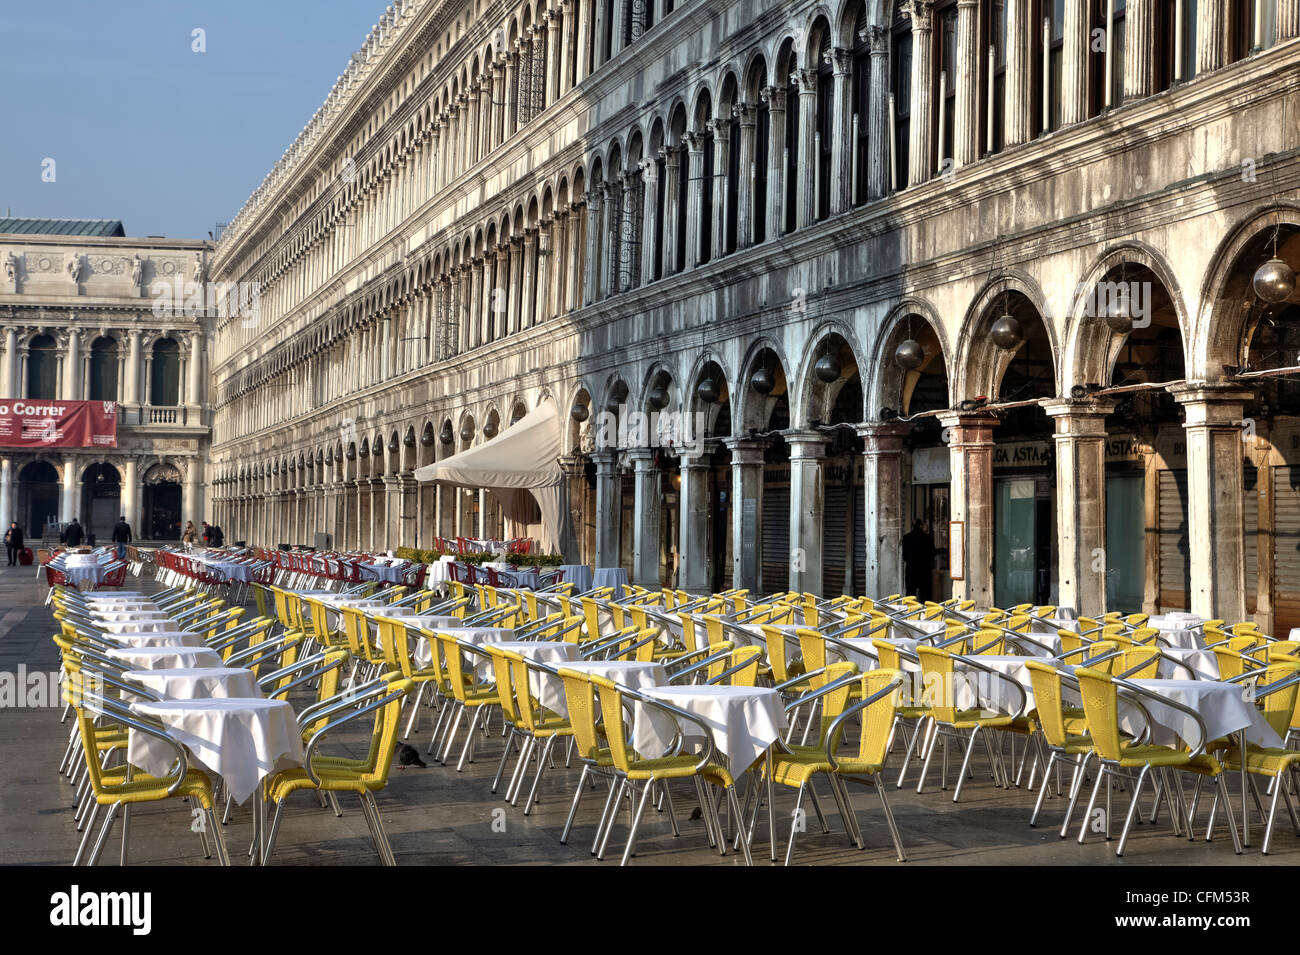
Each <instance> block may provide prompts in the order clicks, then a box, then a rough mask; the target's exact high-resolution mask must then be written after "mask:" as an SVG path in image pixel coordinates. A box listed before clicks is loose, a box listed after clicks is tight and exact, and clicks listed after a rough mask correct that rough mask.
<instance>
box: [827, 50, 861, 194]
mask: <svg viewBox="0 0 1300 955" xmlns="http://www.w3.org/2000/svg"><path fill="white" fill-rule="evenodd" d="M832 57H833V58H834V61H835V85H834V89H835V103H834V105H833V107H832V109H833V110H834V112H833V114H832V119H833V123H832V127H831V140H832V142H831V181H830V182H829V183H826V184H825V185H826V188H828V189H830V191H831V215H835V214H837V213H840V212H844V211H845V210H847V209H850V208H852V207H853V151H854V150H855V149H857V145H858V144H857V143H856V142H854V140H853V87H852V84H853V53H852V51H850V50H841V49H839V48H836V49H835V50H834V52H833V53H832Z"/></svg>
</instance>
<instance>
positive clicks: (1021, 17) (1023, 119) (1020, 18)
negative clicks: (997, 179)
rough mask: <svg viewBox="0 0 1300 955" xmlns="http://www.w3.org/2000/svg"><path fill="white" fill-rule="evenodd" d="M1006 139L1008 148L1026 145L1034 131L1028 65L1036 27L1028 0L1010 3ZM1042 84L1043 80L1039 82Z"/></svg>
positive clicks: (1030, 70) (1008, 7)
mask: <svg viewBox="0 0 1300 955" xmlns="http://www.w3.org/2000/svg"><path fill="white" fill-rule="evenodd" d="M1006 9H1007V81H1006V97H1007V99H1006V117H1007V125H1006V138H1005V140H1004V142H1005V143H1006V145H1008V146H1018V145H1020V144H1021V143H1027V142H1029V139H1030V131H1031V130H1032V129H1033V110H1032V105H1031V104H1032V103H1033V98H1032V97H1031V96H1030V90H1029V86H1030V83H1031V82H1032V77H1033V75H1034V71H1033V68H1032V66H1031V64H1030V62H1029V50H1030V39H1031V37H1032V36H1033V24H1032V23H1030V22H1029V18H1030V14H1029V0H1007V8H1006ZM1039 82H1041V80H1040V81H1039Z"/></svg>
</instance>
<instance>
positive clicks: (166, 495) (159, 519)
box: [139, 464, 182, 541]
mask: <svg viewBox="0 0 1300 955" xmlns="http://www.w3.org/2000/svg"><path fill="white" fill-rule="evenodd" d="M142 483H143V485H144V514H143V517H142V519H141V521H140V523H141V525H142V526H141V528H140V529H139V532H140V536H141V537H147V538H148V539H149V540H169V541H174V540H180V539H181V526H182V525H181V475H180V472H179V471H178V470H177V469H176V468H175V467H173V466H172V465H169V464H155V465H154V466H153V467H151V468H149V470H148V471H146V472H145V473H144V479H143V482H142Z"/></svg>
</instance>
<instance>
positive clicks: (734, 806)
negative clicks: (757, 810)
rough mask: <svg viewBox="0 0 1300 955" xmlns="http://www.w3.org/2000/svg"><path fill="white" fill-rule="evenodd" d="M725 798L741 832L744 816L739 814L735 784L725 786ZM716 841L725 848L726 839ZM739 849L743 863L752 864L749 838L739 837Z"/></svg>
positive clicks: (752, 858) (742, 830)
mask: <svg viewBox="0 0 1300 955" xmlns="http://www.w3.org/2000/svg"><path fill="white" fill-rule="evenodd" d="M727 799H728V800H729V801H730V803H731V811H732V812H733V813H734V814H735V816H736V828H737V829H739V830H740V831H741V832H742V833H744V831H745V830H744V822H743V820H744V817H743V816H741V814H740V801H739V799H737V797H736V787H735V786H728V787H727ZM718 842H719V844H723V845H724V849H725V842H726V840H725V839H719V840H718ZM740 850H741V852H743V853H744V855H745V865H748V866H752V865H753V864H754V857H753V856H752V855H750V852H749V840H748V839H747V838H745V839H741V840H740Z"/></svg>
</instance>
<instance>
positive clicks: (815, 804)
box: [807, 779, 831, 832]
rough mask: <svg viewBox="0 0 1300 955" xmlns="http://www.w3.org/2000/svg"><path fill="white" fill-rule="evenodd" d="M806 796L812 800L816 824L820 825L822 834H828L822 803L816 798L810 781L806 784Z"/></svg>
mask: <svg viewBox="0 0 1300 955" xmlns="http://www.w3.org/2000/svg"><path fill="white" fill-rule="evenodd" d="M807 786H808V796H809V798H810V799H811V800H812V804H813V812H815V813H817V822H818V823H820V824H821V827H822V832H830V831H831V827H830V826H829V825H828V824H827V822H826V814H825V813H824V812H822V801H821V800H820V799H818V798H817V789H816V787H814V786H813V784H812V780H811V779H810V780H809V781H808V783H807Z"/></svg>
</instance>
